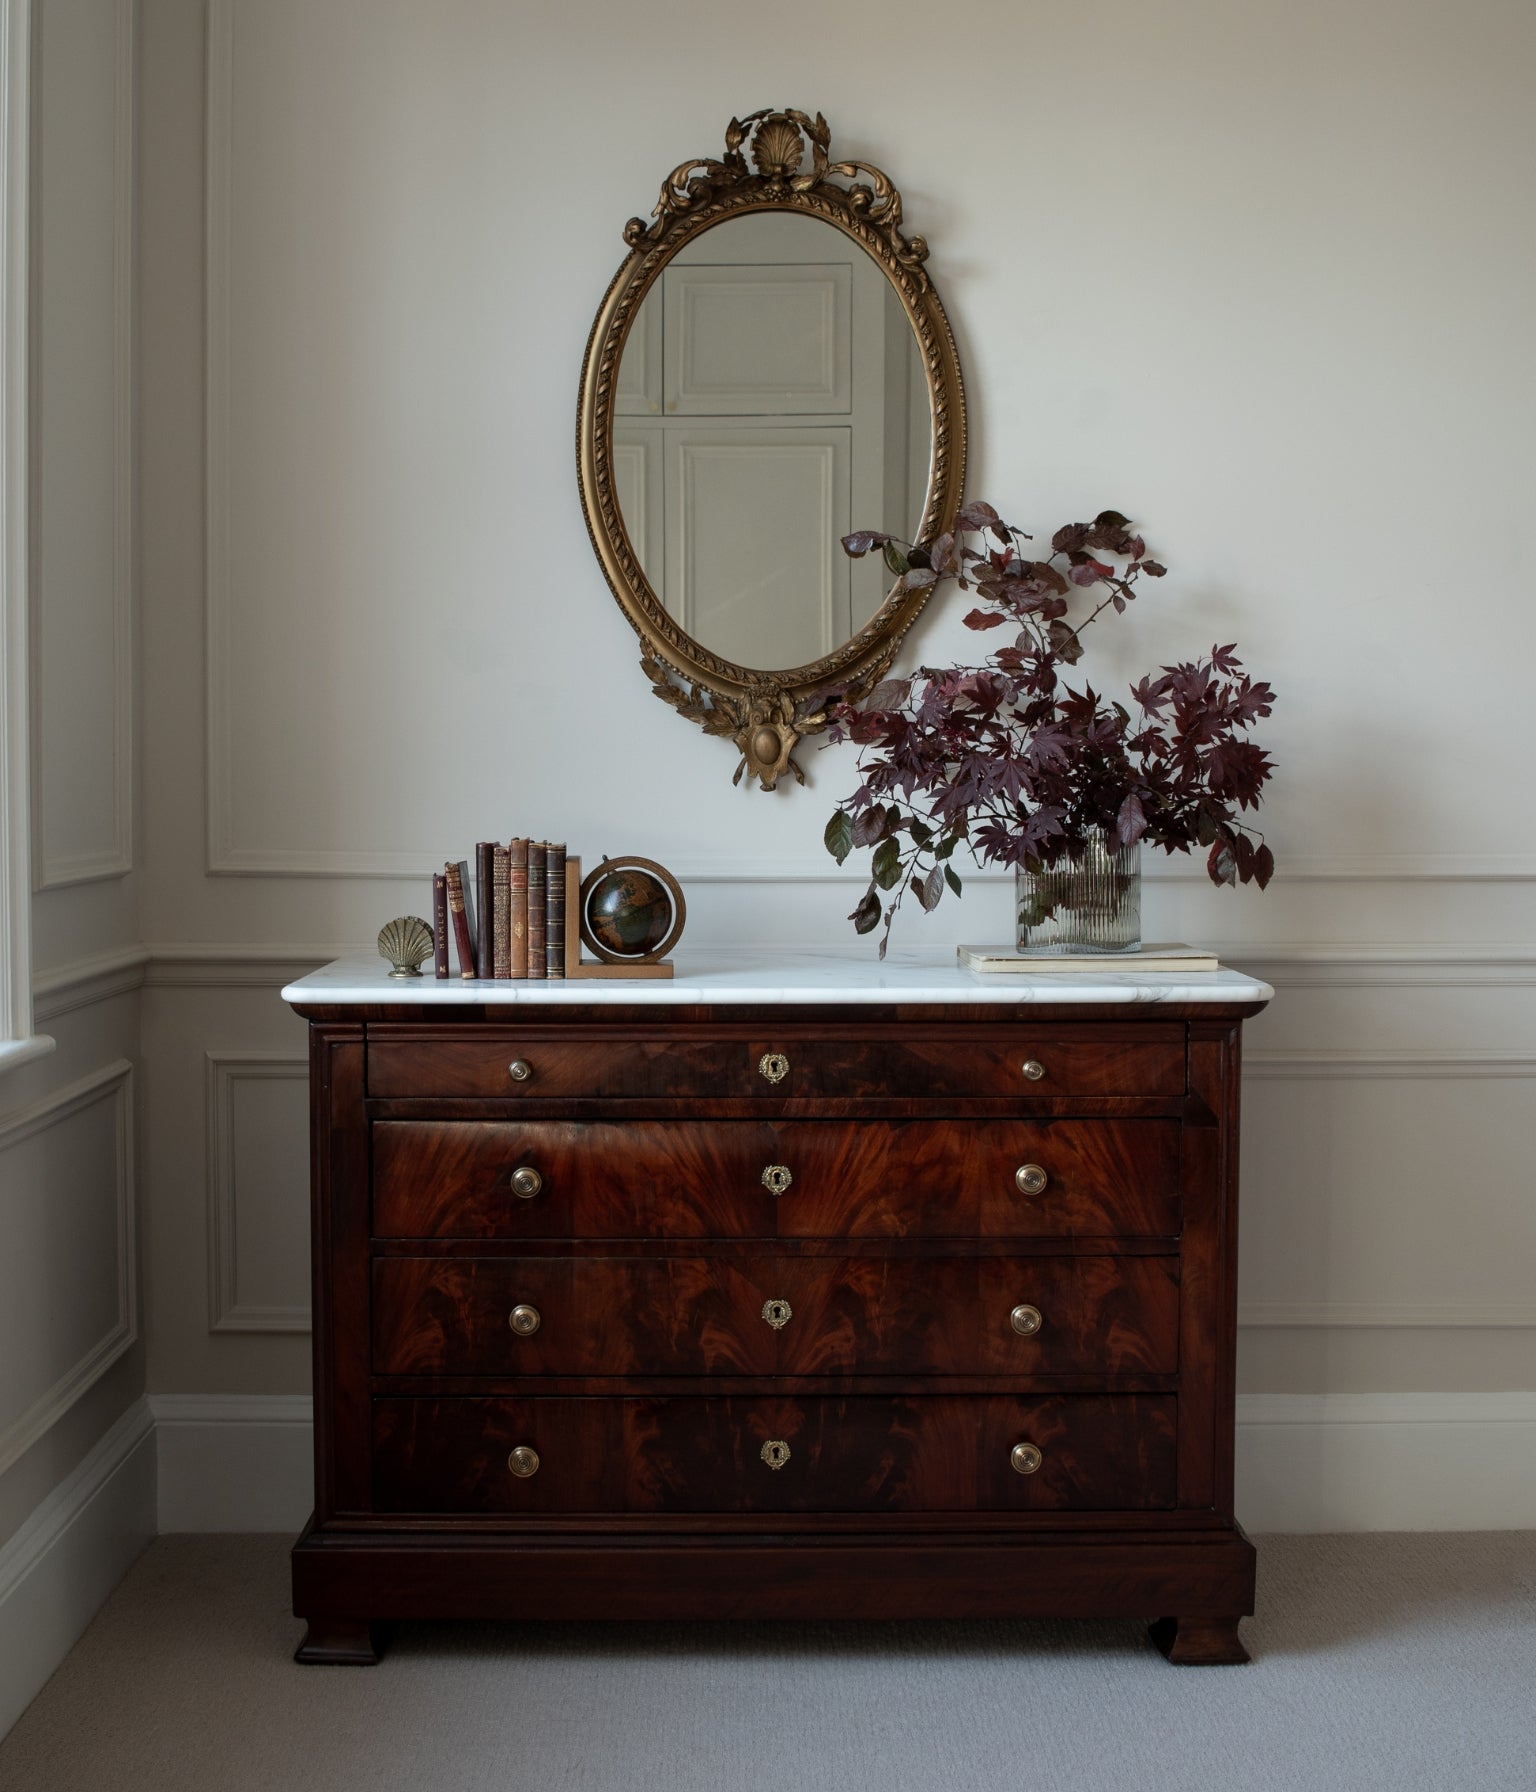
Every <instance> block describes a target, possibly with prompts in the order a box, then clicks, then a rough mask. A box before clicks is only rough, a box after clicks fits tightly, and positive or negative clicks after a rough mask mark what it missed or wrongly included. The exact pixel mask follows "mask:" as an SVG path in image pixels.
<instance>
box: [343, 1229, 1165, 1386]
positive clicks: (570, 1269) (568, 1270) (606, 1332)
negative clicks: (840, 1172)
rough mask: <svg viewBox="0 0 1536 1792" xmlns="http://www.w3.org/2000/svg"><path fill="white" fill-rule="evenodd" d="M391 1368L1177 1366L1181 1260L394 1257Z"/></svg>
mask: <svg viewBox="0 0 1536 1792" xmlns="http://www.w3.org/2000/svg"><path fill="white" fill-rule="evenodd" d="M373 1278H374V1279H373V1366H374V1370H375V1372H376V1373H378V1374H381V1375H487V1376H502V1377H506V1376H525V1375H593V1376H613V1375H741V1376H757V1375H821V1374H899V1373H906V1372H911V1373H924V1374H951V1375H966V1374H972V1375H982V1374H999V1375H1001V1374H1007V1375H1023V1376H1028V1375H1048V1374H1105V1375H1113V1374H1132V1373H1143V1374H1165V1373H1171V1372H1173V1371H1174V1370H1175V1369H1176V1368H1177V1366H1178V1306H1179V1290H1178V1260H1177V1259H1176V1258H1173V1257H1037V1258H996V1257H992V1258H975V1257H940V1258H925V1259H922V1260H914V1259H911V1258H890V1257H846V1258H827V1257H773V1256H767V1255H763V1256H752V1257H740V1258H721V1257H711V1258H689V1257H639V1258H637V1257H629V1258H603V1257H492V1258H486V1257H474V1258H470V1257H428V1258H423V1257H389V1258H380V1259H378V1260H376V1261H375V1263H374V1267H373Z"/></svg>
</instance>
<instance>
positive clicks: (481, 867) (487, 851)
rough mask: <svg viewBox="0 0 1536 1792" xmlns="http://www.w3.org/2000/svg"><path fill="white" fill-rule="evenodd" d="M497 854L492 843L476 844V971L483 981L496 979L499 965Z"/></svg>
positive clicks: (485, 841)
mask: <svg viewBox="0 0 1536 1792" xmlns="http://www.w3.org/2000/svg"><path fill="white" fill-rule="evenodd" d="M495 851H496V848H495V846H494V845H493V844H492V842H491V841H489V840H477V841H476V842H475V967H476V969H477V970H478V971H479V973H480V975H481V976H482V977H489V976H490V975H492V972H493V968H494V966H495V963H496V938H495V934H496V891H495V888H494V882H493V879H494V865H495V856H494V855H495Z"/></svg>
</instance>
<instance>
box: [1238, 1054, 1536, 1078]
mask: <svg viewBox="0 0 1536 1792" xmlns="http://www.w3.org/2000/svg"><path fill="white" fill-rule="evenodd" d="M1243 1074H1244V1075H1245V1076H1250V1077H1253V1078H1255V1079H1256V1080H1257V1081H1260V1082H1348V1081H1362V1080H1365V1081H1371V1082H1381V1081H1393V1080H1397V1079H1400V1078H1409V1079H1411V1080H1413V1081H1418V1082H1424V1081H1428V1082H1443V1081H1446V1080H1447V1079H1450V1080H1456V1079H1460V1078H1466V1077H1476V1078H1487V1077H1494V1078H1501V1077H1531V1076H1536V1057H1531V1056H1529V1055H1528V1054H1527V1053H1524V1052H1494V1051H1480V1050H1477V1049H1475V1048H1469V1049H1467V1050H1464V1051H1454V1052H1366V1051H1353V1050H1342V1051H1322V1052H1279V1051H1276V1052H1245V1053H1244V1054H1243Z"/></svg>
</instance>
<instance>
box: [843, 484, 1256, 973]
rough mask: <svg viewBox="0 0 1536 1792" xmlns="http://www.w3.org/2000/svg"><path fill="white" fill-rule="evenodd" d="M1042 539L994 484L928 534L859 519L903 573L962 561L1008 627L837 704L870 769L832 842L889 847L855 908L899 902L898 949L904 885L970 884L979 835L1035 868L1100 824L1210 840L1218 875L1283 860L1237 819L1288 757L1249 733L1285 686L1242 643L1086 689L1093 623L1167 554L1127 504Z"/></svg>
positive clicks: (1165, 837) (1154, 836)
mask: <svg viewBox="0 0 1536 1792" xmlns="http://www.w3.org/2000/svg"><path fill="white" fill-rule="evenodd" d="M1032 540H1033V538H1032V537H1031V536H1029V535H1027V534H1025V533H1024V531H1023V530H1021V529H1017V528H1015V527H1014V526H1013V525H1012V524H1010V523H1006V522H1004V521H1003V520H1002V518H1001V517H1000V516H999V515H998V513H997V512H996V511H995V510H994V509H993V508H992V506H991V505H990V504H983V503H979V502H974V503H970V504H967V505H966V506H965V508H964V509H963V510H961V512H960V513H959V515H958V517H957V518H956V519H955V531H954V533H952V534H946V535H941V536H940V537H939V538H938V540H937V541H935V542H933V543H932V544H931V545H930V546H929V547H926V548H923V547H913V546H911V545H910V544H909V543H905V542H901V541H898V540H897V539H896V538H895V537H893V536H890V535H884V534H881V533H879V532H878V531H874V530H866V531H861V532H859V533H857V534H853V535H849V536H845V537H844V540H843V546H844V548H845V549H846V551H847V552H848V553H849V554H851V555H853V556H854V557H855V558H857V557H859V556H861V555H863V554H867V553H868V552H869V551H870V550H871V549H872V548H879V549H880V550H881V551H882V553H883V554H884V557H885V560H886V563H887V565H888V566H889V567H890V569H891V571H892V572H893V573H894V574H895V575H896V576H897V578H898V579H899V581H900V583H901V586H902V588H904V589H906V590H918V589H922V588H926V587H931V586H935V585H938V584H940V583H942V582H943V581H944V580H946V579H953V580H954V581H955V582H956V583H957V584H958V585H959V587H960V589H961V590H962V591H969V590H972V589H973V588H974V590H975V592H976V595H977V597H978V598H979V599H980V603H979V605H978V607H977V608H975V609H973V610H972V611H971V612H970V613H969V615H967V616H966V618H965V623H966V626H967V627H968V628H973V629H977V630H979V631H986V630H991V629H999V628H1001V629H1006V630H1008V631H1009V632H1008V636H1007V639H1006V641H1005V643H1004V645H1002V646H1000V647H999V648H998V649H997V650H996V651H995V652H994V653H992V654H990V655H989V656H988V658H987V659H986V660H985V662H984V663H983V664H981V665H979V666H946V667H932V666H924V667H921V668H920V669H919V670H918V671H916V672H914V673H912V674H911V675H910V676H909V677H906V678H888V679H885V680H884V681H882V682H881V683H880V684H878V685H876V686H875V688H874V689H873V690H872V691H870V692H869V694H868V695H867V696H866V697H865V698H864V699H863V701H862V702H860V703H858V704H850V703H843V704H840V705H838V706H837V707H836V708H835V709H834V710H833V712H832V713H833V727H832V728H831V730H830V738H831V739H832V740H834V741H836V740H841V739H843V738H845V737H846V738H849V739H852V740H853V741H855V742H856V743H857V744H858V745H859V747H860V749H861V751H860V754H859V762H858V767H859V773H860V776H861V779H862V782H861V783H860V785H859V787H858V789H857V790H856V791H855V792H854V793H853V796H852V797H851V798H850V799H849V800H848V801H847V802H846V803H844V804H843V805H842V806H841V807H840V808H838V810H837V811H836V812H835V813H834V815H833V816H832V819H831V820H830V821H829V822H828V823H827V829H826V835H825V839H826V846H827V850H828V851H829V852H830V853H831V854H832V856H833V857H834V858H835V859H836V860H837V862H838V863H839V864H840V865H841V864H842V863H843V862H844V860H846V859H847V857H848V855H849V854H850V853H851V852H853V851H855V850H856V849H860V848H872V849H873V853H874V856H873V858H872V860H871V862H870V882H869V888H868V889H867V890H866V891H865V893H864V896H863V899H862V900H861V901H860V903H859V905H858V907H857V908H856V909H855V910H854V911H853V913H852V914H851V915H850V916H849V917H848V918H849V920H851V921H852V922H853V924H854V927H855V929H856V930H857V931H858V932H859V933H870V932H873V930H874V929H875V928H876V927H878V926H879V925H880V922H881V919H882V917H883V918H884V921H885V932H884V933H883V934H882V936H881V940H880V955H881V957H882V958H883V957H884V956H885V949H886V945H887V943H888V941H889V939H890V931H891V923H892V921H893V920H894V919H895V916H896V911H897V909H898V908H899V907H900V906H901V899H902V897H903V895H904V894H905V893H906V891H907V890H909V889H910V890H911V891H912V892H913V894H914V895H915V896H916V897H917V900H918V901H919V903H921V905H922V906H923V908H924V909H928V910H932V909H934V908H936V907H937V906H938V904H939V902H940V900H941V899H942V897H943V895H944V891H945V888H946V886H947V887H948V888H949V889H951V890H953V891H954V893H955V894H956V896H958V895H959V894H960V892H961V880H960V878H959V876H958V874H957V873H956V872H955V870H954V867H953V866H952V865H951V863H950V858H951V856H952V854H953V853H954V851H955V849H956V848H957V847H958V846H960V845H962V844H964V845H966V846H967V847H969V849H970V851H971V852H972V853H973V854H974V856H975V858H976V859H977V860H978V861H979V862H980V863H982V864H984V865H1012V866H1016V867H1017V866H1023V867H1025V868H1026V869H1028V870H1030V871H1032V872H1035V873H1036V874H1038V873H1039V872H1041V871H1043V870H1050V869H1052V868H1054V867H1056V866H1058V865H1060V864H1061V863H1062V862H1063V861H1071V860H1073V859H1076V858H1079V857H1081V855H1082V853H1083V850H1084V848H1085V846H1086V845H1087V844H1088V843H1089V842H1090V841H1091V840H1092V839H1093V838H1094V837H1095V836H1098V837H1099V838H1100V839H1102V841H1103V843H1104V845H1105V847H1106V848H1107V849H1108V850H1109V851H1111V852H1113V851H1114V850H1116V849H1117V848H1118V847H1120V846H1130V845H1134V844H1135V843H1136V842H1138V841H1144V842H1147V843H1148V844H1150V845H1153V846H1160V847H1162V848H1163V850H1164V851H1165V852H1170V853H1171V852H1189V851H1190V850H1191V849H1193V848H1194V847H1197V846H1198V847H1201V848H1203V849H1205V850H1206V853H1207V856H1206V867H1207V870H1208V871H1209V873H1210V876H1211V881H1212V882H1213V883H1217V884H1234V883H1248V882H1250V881H1252V882H1254V883H1257V884H1258V885H1259V887H1260V888H1261V889H1262V888H1263V887H1264V886H1265V885H1266V884H1267V883H1268V882H1269V880H1270V877H1271V875H1272V874H1273V872H1274V868H1275V861H1274V855H1273V854H1272V853H1271V852H1270V849H1269V847H1268V846H1267V845H1265V844H1264V839H1263V836H1262V834H1259V833H1258V832H1257V831H1256V830H1254V829H1252V828H1250V827H1248V826H1247V824H1246V823H1245V822H1243V821H1241V820H1240V819H1239V811H1241V810H1247V809H1255V808H1257V807H1258V804H1259V800H1260V794H1261V792H1262V790H1263V787H1264V785H1265V784H1266V783H1267V782H1268V780H1269V776H1270V773H1271V771H1272V770H1273V761H1272V760H1271V759H1270V756H1269V755H1268V754H1267V753H1266V752H1265V751H1264V750H1263V749H1262V748H1261V747H1259V746H1258V745H1256V744H1255V743H1254V742H1253V741H1252V740H1250V739H1248V738H1247V733H1248V730H1249V729H1251V728H1252V727H1253V725H1254V723H1255V722H1257V721H1259V720H1261V719H1262V718H1263V717H1265V716H1267V715H1268V714H1269V713H1270V708H1271V706H1272V704H1273V701H1274V693H1273V691H1272V690H1271V689H1270V687H1269V686H1268V685H1267V684H1256V683H1255V682H1254V681H1253V680H1252V679H1251V678H1249V677H1248V675H1247V674H1246V673H1245V672H1244V670H1243V667H1242V662H1241V661H1240V660H1239V659H1238V658H1237V656H1236V653H1235V651H1234V648H1233V647H1231V646H1227V647H1213V648H1212V649H1211V652H1210V655H1209V656H1208V657H1207V658H1205V659H1200V660H1186V661H1184V662H1182V663H1181V664H1179V665H1176V666H1164V667H1163V668H1162V669H1161V671H1160V673H1159V675H1158V676H1157V677H1146V678H1143V679H1141V680H1140V682H1139V683H1137V684H1135V685H1133V686H1132V687H1131V690H1130V697H1131V701H1132V704H1133V705H1134V707H1135V712H1136V713H1135V715H1134V716H1133V714H1132V712H1131V710H1128V709H1127V708H1126V707H1125V706H1124V705H1123V704H1120V703H1115V702H1111V701H1107V700H1106V699H1105V698H1104V697H1102V696H1100V695H1099V693H1098V692H1096V691H1095V690H1094V689H1093V687H1092V685H1090V684H1088V683H1086V682H1084V683H1083V685H1082V688H1081V689H1080V690H1076V689H1073V688H1072V686H1071V685H1069V684H1068V683H1067V682H1066V680H1065V678H1064V676H1063V673H1064V669H1065V668H1067V667H1071V666H1075V665H1076V664H1077V662H1078V660H1079V659H1080V658H1081V657H1082V652H1083V642H1082V635H1083V631H1084V630H1085V629H1086V628H1088V627H1089V625H1090V624H1092V623H1093V622H1095V621H1097V620H1098V618H1099V617H1100V616H1101V615H1102V614H1103V613H1104V611H1105V610H1108V609H1113V610H1114V611H1115V612H1116V613H1117V614H1123V613H1124V611H1125V608H1126V606H1127V604H1129V603H1130V602H1131V601H1132V600H1133V599H1134V598H1135V596H1136V587H1137V584H1138V582H1139V581H1140V580H1141V579H1143V578H1148V579H1160V578H1161V577H1162V576H1163V574H1164V573H1165V572H1166V570H1167V569H1166V567H1164V566H1163V565H1162V564H1161V563H1160V562H1159V561H1157V560H1154V559H1152V558H1150V557H1149V556H1148V553H1147V548H1146V543H1145V542H1144V541H1143V540H1142V538H1141V536H1140V535H1139V534H1137V533H1135V531H1134V529H1133V526H1132V525H1131V523H1130V522H1129V521H1128V520H1127V519H1126V518H1125V517H1124V516H1122V515H1121V514H1120V512H1119V511H1117V510H1103V511H1100V512H1099V514H1098V515H1097V516H1096V517H1095V518H1094V519H1093V521H1092V522H1091V523H1068V524H1067V525H1066V526H1065V527H1064V528H1061V529H1058V530H1057V531H1056V533H1055V535H1054V536H1052V538H1051V551H1050V553H1049V554H1048V555H1047V556H1045V557H1044V558H1041V559H1035V558H1032V557H1031V551H1030V547H1029V545H1028V544H1030V543H1031V542H1032ZM1080 592H1081V593H1087V594H1091V595H1092V596H1094V597H1096V598H1097V603H1096V604H1095V607H1094V608H1093V610H1092V611H1091V613H1090V614H1088V615H1087V616H1085V617H1084V618H1083V619H1082V620H1081V621H1080V622H1075V623H1074V622H1072V621H1071V620H1070V619H1069V615H1070V609H1071V603H1070V601H1069V600H1070V599H1072V598H1073V597H1074V596H1075V595H1076V594H1077V593H1080ZM890 892H894V894H893V895H891V896H890V900H889V902H886V901H884V900H883V895H882V893H890Z"/></svg>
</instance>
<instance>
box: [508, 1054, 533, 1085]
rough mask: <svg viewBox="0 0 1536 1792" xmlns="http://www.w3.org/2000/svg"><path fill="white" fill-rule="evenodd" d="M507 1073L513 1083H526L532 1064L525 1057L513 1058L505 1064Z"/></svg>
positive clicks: (531, 1071) (531, 1072)
mask: <svg viewBox="0 0 1536 1792" xmlns="http://www.w3.org/2000/svg"><path fill="white" fill-rule="evenodd" d="M507 1075H508V1076H509V1077H511V1079H512V1081H513V1082H514V1083H526V1082H527V1081H528V1079H529V1077H531V1076H532V1075H533V1066H532V1065H531V1064H530V1063H529V1062H528V1060H527V1059H526V1058H514V1059H513V1060H512V1062H511V1063H510V1064H509V1065H508V1066H507Z"/></svg>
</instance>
